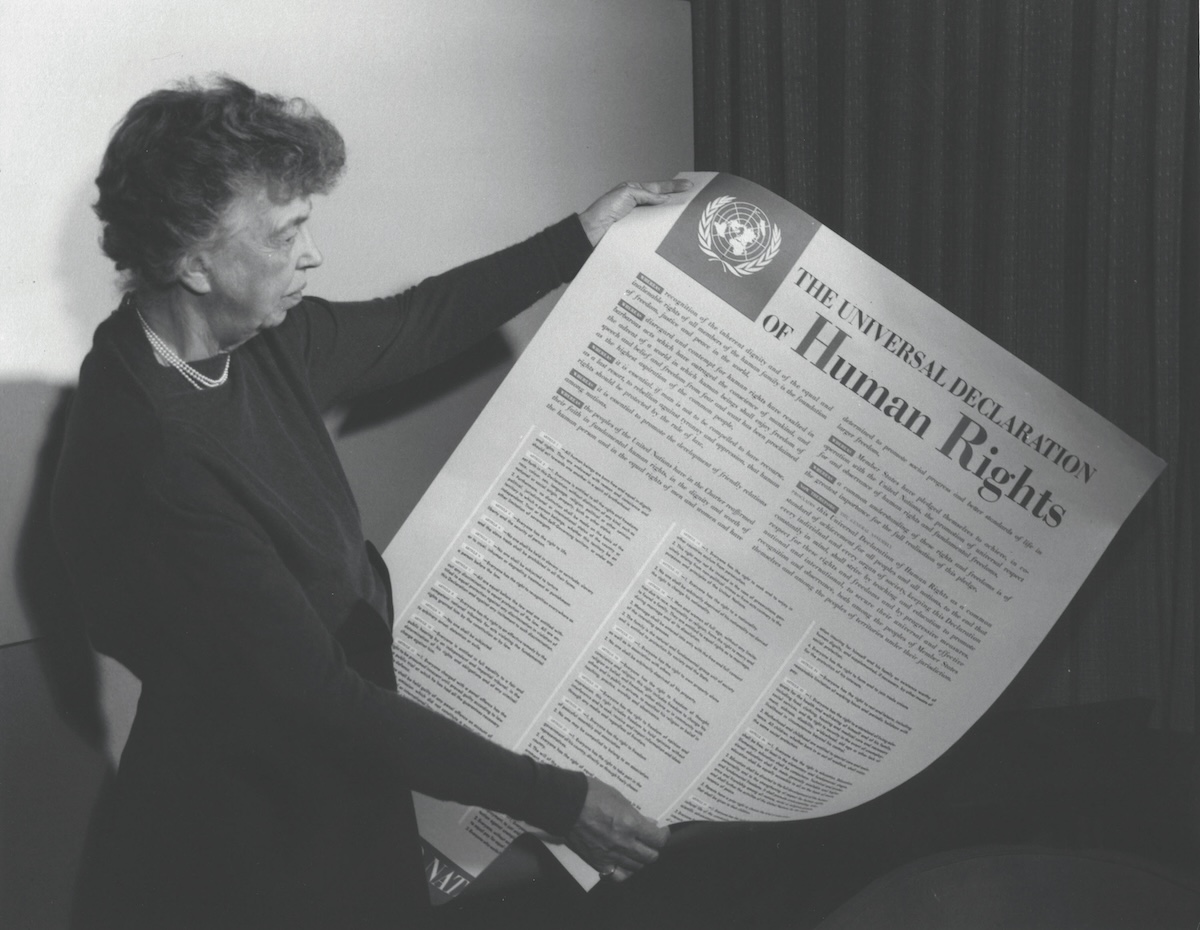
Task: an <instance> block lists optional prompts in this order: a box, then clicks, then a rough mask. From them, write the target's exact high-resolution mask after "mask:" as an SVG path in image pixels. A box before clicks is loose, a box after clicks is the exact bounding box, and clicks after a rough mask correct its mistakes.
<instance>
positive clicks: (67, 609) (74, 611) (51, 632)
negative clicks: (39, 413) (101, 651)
mask: <svg viewBox="0 0 1200 930" xmlns="http://www.w3.org/2000/svg"><path fill="white" fill-rule="evenodd" d="M73 395H74V389H73V388H62V389H60V391H59V394H58V398H57V400H56V402H55V403H54V408H53V411H52V412H51V414H50V419H49V421H48V423H47V425H46V434H45V437H44V439H43V441H42V446H41V449H40V450H39V452H38V454H37V459H36V463H35V466H34V475H33V486H32V491H31V494H30V499H29V509H28V511H27V512H26V515H25V520H24V523H23V524H22V528H21V535H20V537H19V539H18V542H17V553H16V574H17V592H18V595H19V598H20V603H21V607H22V608H23V610H24V612H25V616H26V618H27V620H28V622H29V625H30V629H31V632H32V633H33V635H34V637H35V638H37V639H38V640H39V645H40V648H39V657H40V659H41V663H42V669H43V672H44V674H45V677H46V682H47V684H48V685H49V688H50V693H51V695H52V697H53V699H54V705H55V708H56V709H57V710H58V713H59V716H60V717H61V718H62V719H63V721H65V722H66V723H67V725H68V726H70V728H71V729H72V730H74V731H75V733H76V734H77V735H78V736H79V737H80V738H81V739H83V741H84V742H85V743H87V744H88V746H90V747H91V748H93V749H95V750H97V751H101V752H103V751H104V748H105V736H106V729H105V722H104V718H103V714H102V713H101V705H100V689H99V675H98V673H97V663H96V654H95V652H94V651H93V650H92V647H91V645H90V643H89V642H88V640H87V633H86V631H85V629H84V625H83V617H82V615H81V613H80V611H79V608H78V607H77V606H76V603H75V600H74V597H73V596H72V593H71V586H70V583H69V581H68V579H67V577H66V569H65V567H64V566H63V563H62V558H61V557H60V556H59V554H58V550H57V548H56V546H55V545H54V538H53V534H52V532H51V529H50V495H51V489H52V487H53V483H54V471H55V468H56V467H57V465H58V457H59V454H60V452H61V451H62V444H63V434H64V431H65V428H66V422H67V413H68V412H69V410H70V405H71V398H72V396H73Z"/></svg>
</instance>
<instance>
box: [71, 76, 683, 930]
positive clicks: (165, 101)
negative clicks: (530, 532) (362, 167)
mask: <svg viewBox="0 0 1200 930" xmlns="http://www.w3.org/2000/svg"><path fill="white" fill-rule="evenodd" d="M343 162H344V148H343V144H342V139H341V137H340V135H339V134H338V132H337V130H336V129H335V128H334V127H333V126H332V125H331V124H330V123H329V122H328V121H327V120H325V119H324V118H322V117H321V116H320V115H319V114H318V113H317V112H316V111H315V110H313V109H312V108H311V107H309V106H308V105H306V104H305V103H303V102H302V101H298V100H290V101H289V100H284V99H280V98H277V97H273V96H269V95H264V94H260V93H257V92H255V91H254V90H252V89H250V88H249V87H246V86H245V85H243V84H240V83H238V82H236V81H233V80H229V79H222V80H220V81H217V82H215V83H214V84H212V85H210V86H201V85H197V84H186V85H182V86H179V87H177V88H173V89H168V90H163V91H159V92H156V93H153V94H150V95H149V96H147V97H145V98H143V99H142V100H140V101H138V102H137V103H136V104H135V105H134V106H133V108H132V109H131V110H130V111H129V113H128V114H127V115H126V117H125V118H124V120H123V121H122V122H121V123H120V125H119V126H118V127H117V129H116V131H115V134H114V136H113V138H112V140H111V143H110V145H109V147H108V150H107V152H106V153H105V156H104V161H103V165H102V167H101V170H100V175H99V177H98V178H97V185H98V187H99V190H100V197H99V201H98V203H97V204H96V212H97V214H98V215H99V217H100V219H101V221H102V222H103V227H104V236H103V247H104V251H105V252H106V253H107V254H108V256H109V257H110V258H111V259H112V260H113V261H114V262H115V264H116V266H117V268H118V269H119V270H121V271H123V272H124V273H125V280H126V293H125V296H124V299H123V300H122V301H121V303H120V306H119V307H118V308H117V310H116V311H115V312H114V313H113V314H112V315H111V316H110V317H109V318H108V319H107V320H105V321H104V322H103V323H101V324H100V326H99V327H98V328H97V330H96V334H95V340H94V345H93V347H92V350H91V352H90V353H89V354H88V356H87V358H86V359H85V360H84V363H83V367H82V369H81V371H80V377H79V389H78V392H77V394H76V397H75V401H74V404H73V408H72V410H71V414H70V421H69V426H68V432H67V439H66V443H65V447H64V451H63V455H62V460H61V465H60V468H59V472H58V476H57V480H56V484H55V493H54V524H55V533H56V538H57V539H58V541H59V544H60V546H61V548H62V550H63V553H64V556H65V558H66V561H67V564H68V567H69V571H70V578H71V581H72V583H73V584H74V586H75V589H76V592H77V595H78V600H79V602H80V604H81V605H82V607H83V608H84V609H85V611H86V615H87V620H88V627H89V632H90V635H91V637H92V639H93V642H94V643H95V645H96V647H97V648H98V649H100V650H101V651H103V652H105V653H108V654H109V655H112V656H113V657H115V658H116V659H118V660H120V661H121V662H122V663H124V664H125V665H126V666H128V667H129V668H130V669H131V670H132V671H133V672H134V674H136V675H137V676H138V678H139V679H140V680H141V683H142V693H141V699H140V701H139V703H138V711H137V717H136V719H135V721H134V724H133V729H132V732H131V733H130V736H129V741H128V743H127V745H126V747H125V751H124V755H123V757H122V759H121V765H120V771H119V773H118V775H117V778H116V784H115V788H114V796H113V799H112V806H111V815H110V816H109V817H108V818H107V825H106V827H105V828H104V829H103V830H102V831H101V832H100V834H99V836H98V839H97V842H96V846H95V850H94V852H95V855H94V856H93V857H92V865H91V871H90V873H89V876H88V880H87V881H86V883H85V885H84V887H83V890H82V893H81V899H80V903H79V905H78V907H79V915H78V916H79V922H80V923H81V924H82V925H84V926H89V927H92V926H118V927H135V926H136V927H153V928H181V927H219V928H232V927H255V928H269V927H287V928H289V930H297V928H302V927H331V928H332V927H337V928H349V927H401V926H410V925H412V924H419V923H421V922H423V920H424V918H425V909H426V908H427V907H428V898H427V893H426V888H425V885H424V881H423V873H422V864H421V854H420V849H419V844H418V840H417V835H416V827H415V823H414V817H413V807H412V799H411V793H410V792H411V791H413V790H416V791H422V792H425V793H427V794H430V795H433V796H435V797H440V798H447V799H451V800H455V801H460V802H463V803H467V804H472V805H480V806H484V807H489V808H492V809H495V810H498V811H502V812H504V813H506V814H509V815H511V816H513V817H515V818H518V819H520V820H523V821H526V822H528V823H530V824H533V825H535V826H537V827H540V828H541V829H544V830H546V831H548V832H550V833H552V834H557V835H560V836H564V837H565V838H566V839H567V842H568V843H569V844H570V845H571V846H572V847H573V848H574V849H576V850H577V851H578V852H579V853H580V854H581V855H583V856H584V858H585V859H587V860H588V861H589V862H591V863H592V864H593V865H594V866H596V867H597V868H598V869H600V870H601V871H602V872H614V871H615V874H616V875H617V877H621V876H624V875H627V874H628V873H629V872H631V871H633V870H635V869H637V868H639V867H640V866H641V865H643V864H645V863H648V862H650V861H652V860H653V859H654V858H655V856H656V854H657V853H656V851H657V849H658V848H659V847H661V845H662V844H663V843H664V842H665V839H666V835H667V834H666V831H665V829H663V828H660V827H658V826H656V825H655V824H654V823H652V822H651V821H649V820H647V819H646V818H644V817H642V816H641V815H640V814H639V813H638V812H637V811H636V810H635V809H634V808H633V807H632V806H631V805H630V804H629V803H628V802H627V801H626V800H625V799H624V798H622V797H621V796H620V794H619V793H618V792H616V791H615V790H614V789H612V788H610V787H608V786H606V785H604V784H602V783H600V782H598V781H595V780H592V779H588V778H585V777H584V775H583V774H581V773H579V772H571V771H564V770H561V769H558V768H555V767H554V766H551V765H546V764H543V763H540V762H537V761H535V760H533V759H531V758H529V757H527V756H522V755H518V754H516V753H513V752H510V751H508V750H506V749H501V748H500V747H498V746H495V745H493V744H491V743H490V742H488V741H486V740H484V739H482V738H480V737H478V736H477V735H475V734H473V733H471V732H469V731H468V730H466V729H464V728H463V727H461V726H459V725H457V724H456V723H453V722H451V721H450V720H448V719H445V718H443V717H441V716H439V715H437V714H436V713H433V712H431V711H429V710H426V709H425V708H423V707H421V706H419V705H417V704H414V703H412V702H411V701H408V700H406V699H404V698H402V697H399V696H398V695H397V694H396V693H395V692H396V683H395V679H394V673H393V670H392V663H391V658H390V656H391V652H390V646H391V605H390V590H389V585H388V579H387V574H386V569H385V568H384V566H383V563H382V561H381V560H380V559H379V556H378V553H377V552H376V551H375V550H374V548H372V547H371V545H370V544H369V543H367V542H366V541H365V540H364V539H363V531H362V527H361V523H360V520H359V514H358V511H357V508H356V505H355V502H354V498H353V495H352V493H351V490H350V486H349V484H348V483H347V481H346V477H345V475H344V474H343V472H342V468H341V466H340V464H339V462H338V459H337V455H336V454H335V451H334V447H333V445H332V443H331V442H330V439H329V436H328V435H327V433H326V430H325V427H324V425H323V422H322V419H321V412H322V410H324V409H325V408H327V407H328V406H330V405H331V404H334V403H337V402H341V401H345V400H347V399H350V398H353V397H355V396H356V395H359V394H362V393H363V392H366V391H370V390H372V389H375V388H378V387H380V386H382V385H386V384H390V383H393V382H396V381H399V380H401V379H404V378H407V377H410V376H412V375H414V374H417V373H418V372H420V371H422V370H424V369H427V368H429V367H430V366H432V365H435V364H437V363H438V362H439V361H441V360H443V359H445V358H448V357H450V356H452V355H454V354H455V353H456V352H459V351H460V350H462V349H464V348H465V347H467V346H469V345H471V344H472V343H474V342H476V341H477V340H478V339H480V338H481V337H482V336H484V335H485V334H487V333H488V332H490V331H491V330H493V329H495V328H496V327H497V326H499V325H500V324H501V323H503V322H504V321H505V320H507V319H509V318H510V317H512V316H513V315H514V314H516V313H517V312H519V311H520V310H522V309H523V308H525V307H526V306H528V305H529V304H530V303H532V302H533V301H535V300H537V299H538V298H539V297H541V296H542V295H544V294H546V293H547V292H548V291H550V290H551V289H553V288H554V287H556V286H558V285H559V284H561V283H562V282H564V281H567V280H569V279H570V278H571V277H572V276H573V275H574V274H575V272H576V271H577V270H578V268H579V267H580V266H581V264H582V263H583V261H584V260H585V259H586V258H587V255H588V253H589V251H590V249H591V247H592V246H593V245H594V244H595V243H596V241H598V239H599V238H600V237H601V236H602V235H603V234H604V232H605V230H606V229H607V228H608V227H609V226H610V225H611V224H612V223H613V222H614V221H615V220H616V219H618V218H620V217H621V216H622V215H624V214H625V213H627V212H629V211H630V210H631V209H633V207H634V206H636V205H637V204H643V203H657V202H661V201H662V200H664V199H665V196H666V194H667V193H668V192H670V191H672V190H674V189H676V182H664V183H661V184H647V185H644V186H643V185H623V186H622V187H620V188H617V189H616V190H614V191H612V192H610V193H609V194H606V195H605V196H604V197H602V198H601V199H600V200H598V201H597V202H596V203H595V204H593V205H592V206H591V207H589V208H588V209H587V210H586V211H584V212H583V213H582V214H581V215H579V216H570V217H568V218H567V219H565V220H563V221H562V222H560V223H558V224H556V225H554V226H551V227H550V228H548V229H546V230H544V231H543V232H541V233H539V234H537V235H536V236H534V237H533V238H531V239H529V240H527V241H525V242H523V243H520V244H519V245H515V246H513V247H511V248H509V249H506V250H504V251H501V252H499V253H497V254H495V255H492V256H490V257H488V258H483V259H480V260H478V261H475V262H472V263H470V264H467V265H464V266H463V267H461V268H457V269H455V270H453V271H450V272H447V273H445V274H442V275H439V276H437V277H434V278H431V279H429V280H426V281H424V282H422V283H421V284H419V285H417V286H416V287H413V288H412V289H411V290H408V291H405V292H404V293H402V294H399V295H397V296H394V297H389V298H386V299H380V300H375V301H369V302H362V303H331V302H329V301H325V300H321V299H319V298H315V297H310V296H307V295H306V294H305V293H304V291H305V288H306V286H307V284H308V272H309V271H311V270H312V269H314V268H316V267H317V266H318V265H320V263H321V253H320V252H319V251H318V250H317V247H316V245H315V244H314V242H313V239H312V235H311V234H310V232H309V227H308V226H307V225H306V221H307V220H308V218H309V214H310V212H311V208H312V207H311V199H310V198H311V196H312V195H313V194H319V193H325V192H326V191H328V190H329V189H330V188H331V187H332V186H333V184H334V183H335V181H336V180H337V178H338V175H339V174H340V172H341V170H342V166H343Z"/></svg>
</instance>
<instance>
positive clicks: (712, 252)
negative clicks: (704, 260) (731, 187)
mask: <svg viewBox="0 0 1200 930" xmlns="http://www.w3.org/2000/svg"><path fill="white" fill-rule="evenodd" d="M696 238H697V240H698V242H699V245H700V251H701V252H703V253H704V254H705V255H707V256H708V259H709V261H714V262H720V263H721V267H722V268H724V270H725V271H727V272H729V273H730V274H732V275H735V276H736V277H746V276H747V275H752V274H754V273H755V272H757V271H761V270H762V269H763V268H766V267H767V265H769V264H770V263H771V260H772V259H773V258H774V257H775V256H776V255H777V254H779V246H780V243H781V241H782V236H781V234H780V232H779V227H778V226H777V225H776V224H775V223H772V222H771V219H770V217H768V216H767V214H766V213H765V212H764V211H763V210H762V209H761V208H760V207H757V206H755V205H754V204H752V203H747V202H746V201H744V200H736V199H735V198H733V197H729V196H725V197H717V198H716V199H715V200H713V201H712V202H710V203H709V205H708V206H707V207H705V208H704V213H703V214H702V215H701V217H700V225H699V229H698V230H697V236H696Z"/></svg>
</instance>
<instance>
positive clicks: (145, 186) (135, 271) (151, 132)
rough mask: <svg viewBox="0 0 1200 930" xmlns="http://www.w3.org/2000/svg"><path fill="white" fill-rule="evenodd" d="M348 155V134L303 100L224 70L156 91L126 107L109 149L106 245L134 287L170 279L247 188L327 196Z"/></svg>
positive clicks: (103, 186) (102, 201) (103, 192)
mask: <svg viewBox="0 0 1200 930" xmlns="http://www.w3.org/2000/svg"><path fill="white" fill-rule="evenodd" d="M345 163H346V147H345V143H344V142H343V141H342V136H341V134H340V133H339V132H338V131H337V129H336V128H334V126H333V124H332V123H331V122H329V120H327V119H325V117H323V116H321V114H320V113H318V112H317V111H316V109H315V108H313V107H312V106H310V105H309V104H308V103H306V102H305V101H304V100H301V99H299V98H295V99H291V100H288V99H285V98H283V97H276V96H273V95H271V94H262V93H259V92H257V91H255V90H253V89H251V88H250V87H247V86H246V85H245V84H243V83H241V82H240V81H235V80H234V79H232V78H229V77H224V76H222V77H219V78H216V79H215V80H214V81H213V82H212V83H211V85H210V86H203V85H201V84H199V83H197V82H196V81H194V80H188V81H185V82H183V83H181V84H179V85H177V86H174V87H170V88H167V89H164V90H158V91H155V92H154V93H151V94H148V95H147V96H145V97H143V98H142V99H141V100H139V101H138V102H137V103H135V104H134V105H133V106H132V107H131V108H130V110H129V112H128V113H127V114H125V118H124V119H123V120H121V122H120V124H118V126H117V128H116V131H115V132H114V133H113V137H112V140H111V141H110V142H109V145H108V148H107V150H106V151H105V153H104V161H103V162H102V163H101V166H100V174H99V176H98V177H97V178H96V186H97V187H98V188H99V189H100V198H99V200H97V202H96V205H95V208H94V209H95V211H96V215H97V216H99V217H100V221H101V223H102V224H103V227H104V231H103V238H102V240H101V245H102V247H103V249H104V253H105V254H106V255H107V256H108V257H109V258H111V259H112V260H113V261H114V262H115V263H116V266H117V269H118V270H119V271H122V272H125V287H126V289H129V290H136V289H138V288H139V287H142V286H144V285H150V286H157V287H165V286H167V285H169V284H171V283H173V282H174V281H175V280H176V276H177V269H178V264H179V261H180V259H182V257H183V255H184V253H185V252H186V251H187V250H188V249H189V248H191V247H192V246H193V245H195V244H196V243H199V242H203V241H204V240H206V239H208V238H209V237H211V236H212V235H213V234H214V233H215V232H216V230H217V227H218V224H219V223H220V221H221V217H222V215H223V213H224V211H225V208H226V207H228V206H229V204H230V202H231V201H232V200H233V199H234V197H235V196H237V194H238V193H239V192H241V191H243V190H246V189H248V188H249V187H250V186H252V185H255V184H262V185H265V186H266V188H267V191H268V193H269V194H270V196H271V197H272V199H274V200H277V201H279V202H284V201H287V200H290V199H292V198H293V197H307V196H309V195H311V194H323V193H326V192H327V191H328V190H329V189H330V188H331V187H333V185H334V184H335V183H336V182H337V179H338V177H339V175H340V174H341V172H342V168H343V167H344V165H345Z"/></svg>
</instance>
